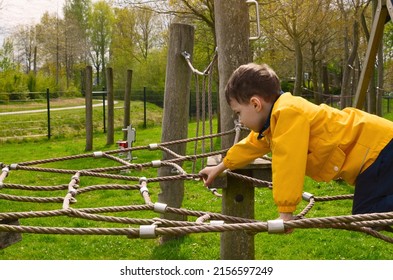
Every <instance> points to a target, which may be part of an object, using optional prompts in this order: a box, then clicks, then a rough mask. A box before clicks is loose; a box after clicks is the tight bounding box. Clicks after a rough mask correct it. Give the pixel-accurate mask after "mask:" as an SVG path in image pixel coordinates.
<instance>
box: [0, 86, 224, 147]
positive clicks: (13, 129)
mask: <svg viewBox="0 0 393 280" xmlns="http://www.w3.org/2000/svg"><path fill="white" fill-rule="evenodd" d="M114 95H115V102H117V104H115V128H116V127H117V128H118V129H121V128H122V127H121V126H122V125H123V116H124V106H123V105H122V104H123V103H122V101H123V100H124V90H115V92H114ZM195 96H196V93H195V92H191V97H190V108H189V109H190V115H189V118H190V119H194V118H195V116H196V107H197V106H196V98H195ZM93 98H94V102H93V103H94V105H93V106H94V112H93V118H94V120H93V123H94V124H93V126H94V131H95V132H104V133H105V132H106V112H107V106H106V91H105V90H102V91H95V92H93ZM217 102H218V101H217V93H212V107H213V108H217ZM84 104H85V101H84V95H83V93H80V92H79V93H78V92H50V91H49V90H47V91H46V92H23V93H0V141H2V142H3V141H7V140H12V139H24V138H36V137H47V138H51V137H52V136H55V137H66V136H75V135H81V134H84V133H85V130H84V127H85V111H84ZM133 104H138V105H135V106H137V109H135V106H134V108H132V109H131V114H130V119H131V123H132V124H133V125H134V124H136V125H138V126H141V127H147V126H150V125H161V116H160V117H157V116H153V113H152V112H151V111H149V106H147V104H154V105H156V106H158V107H159V108H161V109H163V106H164V93H163V92H157V91H153V90H149V89H147V88H143V89H140V90H133V91H132V92H131V106H132V105H133ZM205 106H207V104H205ZM155 111H156V110H155ZM206 111H207V107H206ZM215 111H216V110H215ZM215 111H214V112H215Z"/></svg>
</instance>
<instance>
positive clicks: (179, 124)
mask: <svg viewBox="0 0 393 280" xmlns="http://www.w3.org/2000/svg"><path fill="white" fill-rule="evenodd" d="M169 33H170V37H169V48H168V63H167V69H166V81H165V95H164V115H163V120H162V135H161V141H162V142H169V141H174V140H179V139H184V138H187V135H188V115H189V103H190V84H191V75H192V72H191V70H190V68H189V66H188V65H187V62H186V61H185V59H184V57H183V55H182V52H184V51H185V52H187V53H189V54H192V53H193V48H194V27H193V26H191V25H186V24H177V23H175V24H172V25H171V26H170V28H169ZM172 149H173V151H174V152H175V153H177V154H179V155H184V154H185V152H186V144H185V143H182V144H175V145H174V146H173V147H172ZM170 158H171V155H168V154H164V155H163V160H166V159H170ZM158 173H159V176H172V175H174V173H173V169H172V168H171V167H161V168H160V169H159V172H158ZM160 187H161V193H160V194H159V201H160V202H163V203H166V204H168V205H169V206H171V207H180V206H181V204H182V201H183V196H184V183H183V181H172V182H161V183H160ZM162 216H163V217H164V218H166V219H171V220H183V219H185V217H183V216H181V215H176V214H163V215H162ZM162 241H165V238H164V239H163V240H162Z"/></svg>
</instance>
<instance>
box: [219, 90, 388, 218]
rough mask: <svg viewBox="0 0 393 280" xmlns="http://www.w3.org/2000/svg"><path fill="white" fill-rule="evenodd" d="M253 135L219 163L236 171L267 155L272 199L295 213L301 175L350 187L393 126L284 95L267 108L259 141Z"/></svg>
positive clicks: (358, 112) (362, 114) (351, 111)
mask: <svg viewBox="0 0 393 280" xmlns="http://www.w3.org/2000/svg"><path fill="white" fill-rule="evenodd" d="M258 134H259V133H258V132H254V131H252V132H251V133H250V134H249V135H248V136H247V137H246V138H244V139H243V140H242V141H240V142H239V143H237V144H236V145H234V146H233V147H232V148H231V149H229V151H228V153H227V155H226V157H225V158H224V165H225V167H226V168H228V169H232V170H233V169H237V168H240V167H243V166H245V165H247V164H248V163H250V162H251V161H253V160H254V159H255V158H258V157H261V156H263V155H265V154H267V153H268V152H270V151H271V152H272V176H273V198H274V201H275V203H276V204H277V206H278V211H279V212H294V211H295V210H296V205H297V204H298V203H299V202H300V200H301V196H302V192H303V184H304V176H305V175H307V176H309V177H311V178H312V179H314V180H316V181H325V182H328V181H330V180H333V179H338V178H342V179H343V180H345V181H346V182H347V183H349V184H352V185H353V184H354V183H355V181H356V177H357V176H358V175H359V174H360V173H361V172H362V171H364V170H365V169H366V168H367V167H368V166H370V165H371V164H372V163H373V162H374V161H375V159H376V158H377V156H378V155H379V153H380V151H381V150H382V149H383V148H384V147H385V146H386V145H387V144H388V143H389V141H390V140H391V139H392V138H393V122H390V121H388V120H386V119H384V118H380V117H378V116H375V115H372V114H368V113H366V112H364V111H361V110H358V109H355V108H346V109H343V110H337V109H334V108H332V107H329V106H327V105H325V104H322V105H320V106H317V105H315V104H313V103H311V102H308V101H307V100H305V99H303V98H301V97H295V96H292V95H291V94H290V93H284V94H282V95H281V96H280V98H278V100H277V101H276V102H275V104H274V106H273V108H272V112H271V118H270V127H269V128H268V129H267V130H266V131H264V132H263V136H264V137H263V138H262V139H260V140H258V139H257V137H258ZM370 187H372V186H370Z"/></svg>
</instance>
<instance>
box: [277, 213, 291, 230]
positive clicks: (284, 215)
mask: <svg viewBox="0 0 393 280" xmlns="http://www.w3.org/2000/svg"><path fill="white" fill-rule="evenodd" d="M279 219H281V220H283V221H284V222H286V221H291V220H293V214H292V213H284V212H280V217H279ZM292 232H293V229H292V228H290V229H287V230H285V233H292Z"/></svg>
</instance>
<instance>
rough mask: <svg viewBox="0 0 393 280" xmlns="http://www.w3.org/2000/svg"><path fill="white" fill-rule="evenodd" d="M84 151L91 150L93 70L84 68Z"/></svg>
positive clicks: (88, 67)
mask: <svg viewBox="0 0 393 280" xmlns="http://www.w3.org/2000/svg"><path fill="white" fill-rule="evenodd" d="M85 77H86V87H85V88H86V90H85V105H86V148H85V150H86V151H91V150H93V68H92V67H91V66H86V75H85Z"/></svg>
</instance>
